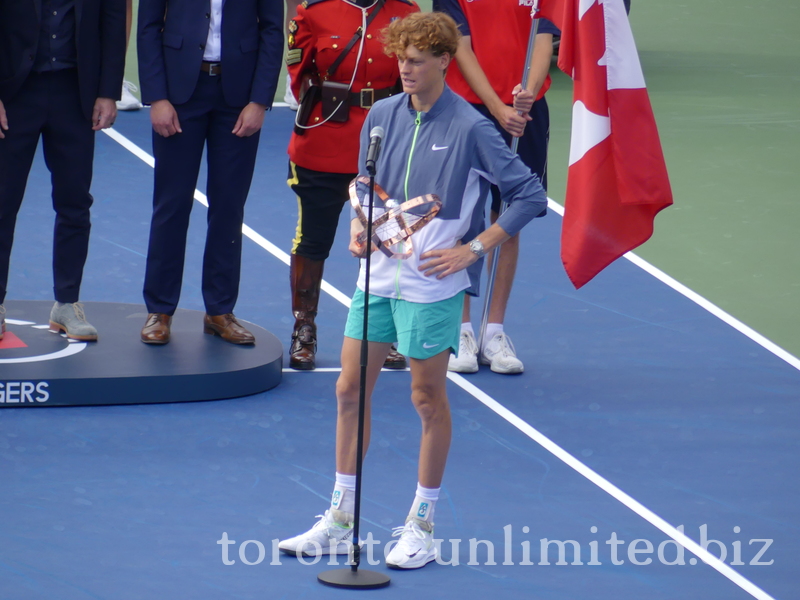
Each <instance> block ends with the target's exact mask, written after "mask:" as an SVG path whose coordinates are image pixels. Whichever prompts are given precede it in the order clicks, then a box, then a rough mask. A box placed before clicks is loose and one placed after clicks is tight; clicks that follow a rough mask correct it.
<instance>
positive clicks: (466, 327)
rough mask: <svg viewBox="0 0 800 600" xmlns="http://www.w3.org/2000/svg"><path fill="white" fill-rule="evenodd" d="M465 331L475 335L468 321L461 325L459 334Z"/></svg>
mask: <svg viewBox="0 0 800 600" xmlns="http://www.w3.org/2000/svg"><path fill="white" fill-rule="evenodd" d="M465 331H468V332H470V333H471V334H472V335H473V336H474V335H475V330H474V329H472V323H470V322H469V321H467V322H466V323H462V324H461V333H464V332H465Z"/></svg>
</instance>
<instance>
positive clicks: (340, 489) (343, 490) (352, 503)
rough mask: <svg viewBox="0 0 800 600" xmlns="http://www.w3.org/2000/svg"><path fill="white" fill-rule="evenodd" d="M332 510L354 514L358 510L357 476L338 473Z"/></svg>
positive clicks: (332, 498) (332, 499)
mask: <svg viewBox="0 0 800 600" xmlns="http://www.w3.org/2000/svg"><path fill="white" fill-rule="evenodd" d="M331 508H332V509H333V510H340V511H342V512H346V513H350V514H353V513H354V512H355V510H356V476H355V475H345V474H344V473H338V472H337V473H336V485H334V486H333V495H332V496H331Z"/></svg>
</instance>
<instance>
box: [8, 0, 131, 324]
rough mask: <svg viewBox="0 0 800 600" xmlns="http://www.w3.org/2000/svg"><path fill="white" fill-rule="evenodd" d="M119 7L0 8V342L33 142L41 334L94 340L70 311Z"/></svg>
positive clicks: (65, 1)
mask: <svg viewBox="0 0 800 600" xmlns="http://www.w3.org/2000/svg"><path fill="white" fill-rule="evenodd" d="M124 68H125V0H26V1H17V2H12V1H9V0H0V339H2V337H3V333H4V332H5V320H4V318H3V317H4V315H5V309H4V308H3V306H2V304H3V302H4V300H5V296H6V286H7V285H8V271H9V259H10V256H11V246H12V244H13V241H14V228H15V225H16V220H17V213H18V212H19V208H20V205H21V204H22V198H23V196H24V195H25V187H26V185H27V181H28V174H29V173H30V169H31V164H32V163H33V157H34V154H35V152H36V146H37V145H38V143H39V138H40V137H41V138H42V141H43V151H44V158H45V162H46V164H47V168H48V169H49V170H50V173H51V176H52V184H53V208H54V209H55V212H56V222H55V231H54V236H53V282H54V286H53V289H54V295H55V299H56V304H55V305H54V306H53V309H52V311H51V313H50V327H51V329H53V330H58V331H63V332H65V333H66V334H67V336H68V337H70V338H74V339H80V340H96V339H97V330H96V329H95V328H94V327H93V326H92V325H91V324H89V323H88V322H87V321H86V318H85V316H84V313H83V308H82V306H81V305H80V304H79V303H78V297H79V294H80V286H81V279H82V277H83V265H84V263H85V262H86V255H87V252H88V248H89V230H90V228H91V223H90V218H89V209H90V207H91V205H92V201H93V199H92V196H91V194H90V193H89V188H90V187H91V183H92V162H93V159H94V135H95V133H94V132H95V131H98V130H100V129H104V128H106V127H110V126H111V125H112V124H113V123H114V119H115V118H116V115H117V110H116V106H115V101H116V100H118V99H119V96H120V89H121V86H122V74H123V70H124Z"/></svg>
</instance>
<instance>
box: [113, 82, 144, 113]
mask: <svg viewBox="0 0 800 600" xmlns="http://www.w3.org/2000/svg"><path fill="white" fill-rule="evenodd" d="M138 91H139V88H138V87H136V86H135V85H134V84H133V83H131V82H130V81H123V82H122V99H121V100H117V110H139V109H140V108H142V103H141V102H139V99H138V98H137V97H136V96H134V95H133V92H138Z"/></svg>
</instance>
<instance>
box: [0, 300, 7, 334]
mask: <svg viewBox="0 0 800 600" xmlns="http://www.w3.org/2000/svg"><path fill="white" fill-rule="evenodd" d="M5 334H6V307H5V306H3V305H2V304H0V340H2V339H3V336H4V335H5Z"/></svg>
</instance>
